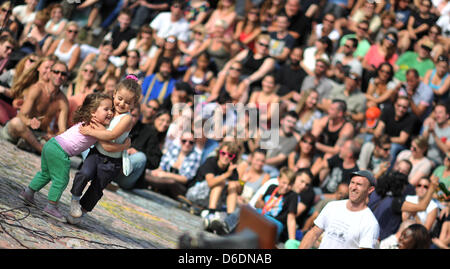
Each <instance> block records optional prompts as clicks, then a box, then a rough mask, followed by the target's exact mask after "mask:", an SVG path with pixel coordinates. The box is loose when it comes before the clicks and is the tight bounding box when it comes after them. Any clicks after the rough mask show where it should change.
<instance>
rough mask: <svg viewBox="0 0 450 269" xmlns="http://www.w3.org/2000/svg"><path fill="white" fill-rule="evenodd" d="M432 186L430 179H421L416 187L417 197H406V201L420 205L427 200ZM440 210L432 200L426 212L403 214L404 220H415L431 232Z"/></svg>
mask: <svg viewBox="0 0 450 269" xmlns="http://www.w3.org/2000/svg"><path fill="white" fill-rule="evenodd" d="M430 185H431V181H430V180H429V179H428V178H421V179H420V180H419V183H418V184H417V186H416V195H408V196H406V198H405V201H408V202H411V203H414V204H418V203H419V202H420V201H421V200H423V199H424V198H425V195H426V194H427V190H428V188H430ZM438 210H439V209H438V204H437V203H436V202H435V201H434V200H431V201H430V203H429V204H428V206H427V209H426V210H424V211H419V212H414V213H409V212H403V217H402V218H403V220H406V219H413V220H415V221H416V222H417V223H419V224H422V225H424V226H425V228H427V230H428V231H431V228H432V227H433V225H434V223H435V222H436V220H437V216H438Z"/></svg>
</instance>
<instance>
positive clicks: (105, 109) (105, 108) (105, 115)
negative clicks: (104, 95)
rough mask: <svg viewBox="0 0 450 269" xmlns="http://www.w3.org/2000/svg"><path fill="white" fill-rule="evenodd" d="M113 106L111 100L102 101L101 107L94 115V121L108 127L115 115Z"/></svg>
mask: <svg viewBox="0 0 450 269" xmlns="http://www.w3.org/2000/svg"><path fill="white" fill-rule="evenodd" d="M112 105H113V103H112V101H111V100H110V99H104V100H102V101H100V105H99V106H98V108H97V109H96V110H95V112H93V113H92V121H94V122H96V123H98V124H101V125H108V124H109V123H110V122H111V119H112V118H113V115H114V113H113V107H112Z"/></svg>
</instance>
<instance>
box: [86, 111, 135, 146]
mask: <svg viewBox="0 0 450 269" xmlns="http://www.w3.org/2000/svg"><path fill="white" fill-rule="evenodd" d="M132 125H133V123H132V117H131V115H125V116H124V117H122V119H120V121H119V123H118V124H117V125H116V126H115V127H114V129H112V130H106V129H105V128H102V127H103V125H102V126H101V127H100V126H99V124H96V123H92V124H89V125H87V126H81V127H80V133H81V134H83V135H89V136H92V137H95V138H97V139H98V140H101V141H110V140H114V139H116V138H118V137H119V136H121V135H122V134H123V133H124V132H129V131H130V130H131V127H132ZM105 150H106V148H105Z"/></svg>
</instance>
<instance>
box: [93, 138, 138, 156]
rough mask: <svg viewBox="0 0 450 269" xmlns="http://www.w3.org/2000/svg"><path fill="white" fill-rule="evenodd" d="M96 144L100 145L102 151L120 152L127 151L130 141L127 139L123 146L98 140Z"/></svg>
mask: <svg viewBox="0 0 450 269" xmlns="http://www.w3.org/2000/svg"><path fill="white" fill-rule="evenodd" d="M98 143H99V144H100V145H102V147H103V149H104V150H106V151H108V152H121V151H124V150H127V149H128V148H129V147H130V146H131V139H130V138H129V137H127V139H125V141H124V142H123V144H117V143H113V142H110V141H103V140H99V141H98Z"/></svg>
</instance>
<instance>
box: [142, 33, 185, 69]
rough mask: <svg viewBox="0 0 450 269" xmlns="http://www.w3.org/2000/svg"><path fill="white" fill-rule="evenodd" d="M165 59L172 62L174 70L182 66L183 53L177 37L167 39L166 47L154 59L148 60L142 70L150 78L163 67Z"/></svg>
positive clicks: (159, 50) (157, 51) (159, 49)
mask: <svg viewBox="0 0 450 269" xmlns="http://www.w3.org/2000/svg"><path fill="white" fill-rule="evenodd" d="M165 58H167V59H170V60H171V61H172V66H173V68H174V70H176V69H177V68H178V67H179V66H180V62H181V51H180V50H179V49H178V39H177V37H176V36H169V37H167V38H166V39H165V40H164V45H163V46H162V47H160V48H158V50H156V52H155V54H154V56H153V57H151V58H150V57H149V58H148V59H147V61H146V62H145V63H144V64H143V67H142V68H141V70H142V71H143V72H146V74H147V76H149V75H151V74H153V73H154V72H155V70H157V69H158V67H159V66H160V65H161V61H162V60H163V59H165Z"/></svg>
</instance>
